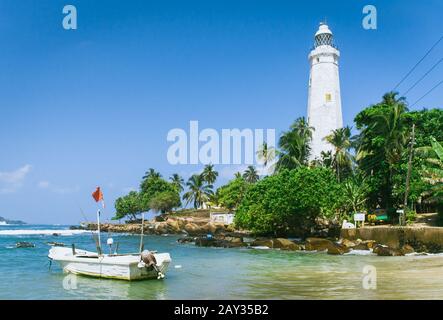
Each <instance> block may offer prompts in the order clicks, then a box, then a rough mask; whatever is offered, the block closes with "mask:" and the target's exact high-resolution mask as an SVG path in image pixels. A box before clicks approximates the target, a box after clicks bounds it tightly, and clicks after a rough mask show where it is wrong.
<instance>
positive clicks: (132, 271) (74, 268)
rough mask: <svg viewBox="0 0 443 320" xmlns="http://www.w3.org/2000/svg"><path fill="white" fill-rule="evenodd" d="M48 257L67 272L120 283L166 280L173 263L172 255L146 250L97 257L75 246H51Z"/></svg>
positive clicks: (93, 253) (98, 255) (94, 253)
mask: <svg viewBox="0 0 443 320" xmlns="http://www.w3.org/2000/svg"><path fill="white" fill-rule="evenodd" d="M48 257H49V259H51V261H56V262H58V263H59V264H60V266H61V267H62V269H63V271H64V272H69V273H73V274H78V275H85V276H91V277H98V278H109V279H121V280H142V279H163V278H164V276H165V274H166V271H167V269H168V266H169V264H170V263H171V257H170V256H169V253H157V252H155V251H154V252H152V251H147V250H146V251H143V252H141V253H134V254H97V253H96V252H90V251H86V250H79V249H76V248H75V247H73V248H66V247H52V248H51V249H50V250H49V256H48Z"/></svg>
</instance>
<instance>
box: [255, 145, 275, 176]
mask: <svg viewBox="0 0 443 320" xmlns="http://www.w3.org/2000/svg"><path fill="white" fill-rule="evenodd" d="M257 157H258V160H259V161H260V162H261V163H263V165H264V166H265V169H267V166H268V164H271V163H273V161H274V160H275V148H274V147H272V146H268V144H267V143H266V142H263V144H262V145H261V146H260V147H259V149H258V151H257ZM274 169H275V165H274V164H272V165H271V166H270V167H269V170H268V171H270V172H271V174H272V173H273V172H274Z"/></svg>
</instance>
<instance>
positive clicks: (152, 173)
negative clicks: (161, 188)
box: [143, 168, 162, 180]
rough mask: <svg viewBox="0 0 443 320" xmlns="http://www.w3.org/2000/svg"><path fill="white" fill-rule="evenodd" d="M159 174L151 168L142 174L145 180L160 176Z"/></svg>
mask: <svg viewBox="0 0 443 320" xmlns="http://www.w3.org/2000/svg"><path fill="white" fill-rule="evenodd" d="M161 176H162V175H161V174H160V173H159V172H157V171H155V169H153V168H149V170H148V171H146V172H145V175H144V176H143V180H147V179H149V178H161Z"/></svg>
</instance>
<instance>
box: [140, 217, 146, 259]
mask: <svg viewBox="0 0 443 320" xmlns="http://www.w3.org/2000/svg"><path fill="white" fill-rule="evenodd" d="M144 226H145V214H144V212H142V230H141V233H140V253H141V252H142V251H143V232H144V229H145V227H144Z"/></svg>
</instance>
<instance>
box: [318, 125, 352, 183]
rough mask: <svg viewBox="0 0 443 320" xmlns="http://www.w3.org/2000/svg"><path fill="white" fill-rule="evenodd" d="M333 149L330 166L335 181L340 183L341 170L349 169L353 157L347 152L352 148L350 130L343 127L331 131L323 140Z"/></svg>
mask: <svg viewBox="0 0 443 320" xmlns="http://www.w3.org/2000/svg"><path fill="white" fill-rule="evenodd" d="M324 140H326V141H327V142H329V143H330V144H331V145H332V146H333V147H334V155H333V158H332V159H333V160H332V165H333V166H334V168H335V172H336V174H337V180H338V181H339V182H340V172H341V169H350V168H351V166H352V161H353V157H352V155H351V153H350V152H349V151H350V149H351V146H352V142H351V128H349V127H348V126H347V127H344V128H339V129H336V130H333V131H332V133H331V134H330V135H328V136H326V137H325V138H324Z"/></svg>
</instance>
